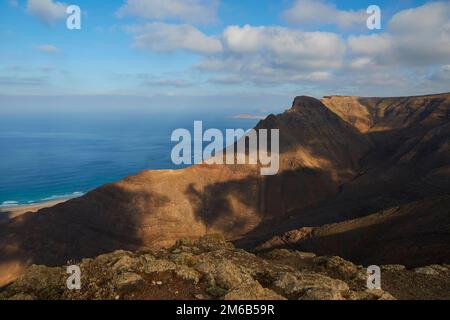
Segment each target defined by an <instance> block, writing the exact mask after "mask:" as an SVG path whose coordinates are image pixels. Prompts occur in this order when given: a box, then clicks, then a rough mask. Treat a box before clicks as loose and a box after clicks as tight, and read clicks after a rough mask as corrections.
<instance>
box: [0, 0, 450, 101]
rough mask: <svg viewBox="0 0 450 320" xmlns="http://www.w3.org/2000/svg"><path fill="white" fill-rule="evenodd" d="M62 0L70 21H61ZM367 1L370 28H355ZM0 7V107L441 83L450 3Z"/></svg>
mask: <svg viewBox="0 0 450 320" xmlns="http://www.w3.org/2000/svg"><path fill="white" fill-rule="evenodd" d="M70 4H76V5H78V6H80V8H81V10H82V29H81V30H68V29H67V28H66V18H67V14H66V13H65V8H66V6H67V5H70ZM373 4H375V5H378V6H379V7H380V8H381V10H382V11H381V13H382V29H381V30H368V29H367V27H366V19H367V17H368V16H369V15H368V14H367V13H366V9H367V7H368V6H369V5H373ZM0 12H1V15H0V41H1V43H2V44H1V50H0V95H1V96H2V97H3V98H0V108H1V105H2V103H1V100H2V99H3V100H4V102H5V101H6V100H7V101H8V102H10V101H11V99H13V98H12V97H15V98H17V99H19V100H20V99H22V100H23V99H25V98H27V97H28V98H29V97H32V96H40V97H41V98H42V97H55V96H106V97H114V96H122V97H127V96H129V97H147V98H148V99H150V100H151V99H152V98H154V99H155V100H154V101H155V103H159V104H161V103H164V101H165V100H164V98H165V97H166V98H167V101H169V100H170V101H172V102H171V103H174V104H177V103H180V101H186V97H189V104H190V105H195V104H196V103H199V104H200V103H201V104H205V105H207V104H212V103H215V102H217V100H218V99H219V98H220V99H221V101H225V102H224V103H225V104H233V103H234V104H236V103H238V101H239V99H240V98H242V99H241V101H246V102H245V103H249V101H251V97H258V99H259V100H260V101H257V102H255V103H257V104H263V103H264V101H266V102H267V104H269V105H270V104H273V105H275V104H285V103H286V101H288V100H290V99H291V98H292V96H295V95H299V94H307V95H312V96H316V97H320V96H323V95H330V94H344V95H359V96H380V95H382V96H395V95H418V94H427V93H438V92H447V91H450V1H418V0H414V1H413V0H400V1H387V0H383V1H377V0H375V1H374V0H371V1H365V0H362V1H328V0H281V1H280V0H273V1H271V0H267V1H262V0H258V1H257V0H244V1H238V0H110V1H89V0H67V1H65V0H62V1H53V0H5V1H2V2H1V3H0ZM6 96H8V98H7V99H6V98H5V97H6ZM155 97H157V99H156V98H155ZM227 97H232V98H230V100H229V101H226V100H227ZM177 99H179V101H178V100H177ZM183 99H184V100H183ZM196 99H197V100H196ZM156 101H158V102H156ZM44 103H45V102H44ZM261 106H262V105H261Z"/></svg>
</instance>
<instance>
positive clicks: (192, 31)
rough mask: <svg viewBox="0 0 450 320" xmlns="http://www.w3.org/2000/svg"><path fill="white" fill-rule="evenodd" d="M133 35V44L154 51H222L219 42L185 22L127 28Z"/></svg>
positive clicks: (204, 52)
mask: <svg viewBox="0 0 450 320" xmlns="http://www.w3.org/2000/svg"><path fill="white" fill-rule="evenodd" d="M127 30H128V32H130V33H132V34H133V35H134V42H133V46H134V47H135V48H139V49H148V50H152V51H156V52H173V51H176V50H186V51H190V52H194V53H200V54H213V53H218V52H221V51H222V44H221V42H220V41H219V40H218V39H217V38H215V37H213V36H207V35H205V34H204V33H202V32H201V31H199V30H198V29H196V28H195V27H193V26H191V25H187V24H180V25H175V24H166V23H157V22H155V23H147V24H145V25H140V26H132V27H128V28H127Z"/></svg>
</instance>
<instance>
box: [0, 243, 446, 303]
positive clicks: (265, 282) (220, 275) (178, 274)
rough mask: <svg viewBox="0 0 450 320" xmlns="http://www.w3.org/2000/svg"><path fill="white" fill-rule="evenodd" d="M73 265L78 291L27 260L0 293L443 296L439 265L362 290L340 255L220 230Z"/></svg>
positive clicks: (360, 275) (395, 270)
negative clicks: (256, 245)
mask: <svg viewBox="0 0 450 320" xmlns="http://www.w3.org/2000/svg"><path fill="white" fill-rule="evenodd" d="M72 263H74V262H71V264H72ZM74 264H77V265H78V266H80V269H81V283H82V286H81V290H72V291H71V290H68V289H67V287H66V279H67V277H68V275H67V274H66V268H65V267H54V268H50V267H45V266H36V265H33V266H31V267H29V268H28V269H27V271H26V272H25V273H24V274H23V275H22V276H21V277H19V278H18V279H17V280H16V281H15V282H13V283H11V284H10V285H8V286H6V287H4V288H3V289H0V299H14V300H24V299H110V300H119V299H120V300H122V299H198V300H200V299H225V300H241V299H249V300H265V299H269V300H279V299H295V300H297V299H302V300H311V299H313V300H318V299H319V300H321V299H326V300H328V299H333V300H347V299H352V300H353V299H358V300H359V299H365V300H374V299H395V298H424V299H425V298H447V299H450V291H449V290H448V289H449V288H450V286H449V285H450V271H449V268H448V266H445V265H435V266H430V267H426V268H422V269H416V270H411V271H409V270H405V269H404V268H403V267H402V266H383V267H382V286H383V289H384V290H368V289H366V270H365V268H363V267H362V266H357V265H354V264H353V263H351V262H348V261H346V260H343V259H341V258H339V257H316V256H315V255H314V254H312V253H302V252H299V251H289V250H285V249H279V250H274V251H271V252H268V253H264V254H261V255H254V254H252V253H249V252H246V251H244V250H240V249H236V248H234V246H233V245H232V244H230V243H229V242H226V241H224V240H223V239H222V238H221V237H219V236H207V237H203V238H201V239H199V240H196V241H192V240H181V241H178V242H177V243H176V245H174V246H173V247H171V248H169V249H160V250H141V251H139V252H135V253H133V252H129V251H123V250H119V251H115V252H112V253H109V254H104V255H100V256H98V257H96V258H95V259H83V260H82V261H81V262H79V263H74ZM424 270H425V271H426V272H425V271H424ZM430 270H432V271H433V272H430ZM437 283H440V285H437ZM445 290H447V291H445ZM445 292H446V293H445ZM411 293H413V295H412V294H411ZM421 295H422V296H421Z"/></svg>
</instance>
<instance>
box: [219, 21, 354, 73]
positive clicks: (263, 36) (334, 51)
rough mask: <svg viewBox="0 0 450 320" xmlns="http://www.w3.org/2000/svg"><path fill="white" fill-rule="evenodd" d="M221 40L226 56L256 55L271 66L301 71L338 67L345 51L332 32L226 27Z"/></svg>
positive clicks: (340, 40)
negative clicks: (234, 54)
mask: <svg viewBox="0 0 450 320" xmlns="http://www.w3.org/2000/svg"><path fill="white" fill-rule="evenodd" d="M223 41H224V45H225V47H226V48H227V50H228V51H229V53H236V54H242V55H245V54H256V55H259V56H260V57H261V58H264V60H267V63H268V64H271V65H273V66H275V65H277V66H279V67H298V68H302V69H310V68H335V67H339V66H340V65H341V61H342V57H343V54H344V51H345V45H344V43H343V41H342V39H341V38H340V37H339V36H338V35H336V34H334V33H328V32H303V31H299V30H292V29H288V28H283V27H253V26H250V25H245V26H243V27H239V26H229V27H228V28H226V29H225V31H224V33H223Z"/></svg>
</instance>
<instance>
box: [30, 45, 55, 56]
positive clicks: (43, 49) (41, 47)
mask: <svg viewBox="0 0 450 320" xmlns="http://www.w3.org/2000/svg"><path fill="white" fill-rule="evenodd" d="M35 49H36V50H38V51H41V52H45V53H49V54H56V53H60V52H61V50H60V49H59V48H57V47H56V46H54V45H52V44H42V45H39V46H36V47H35Z"/></svg>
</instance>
